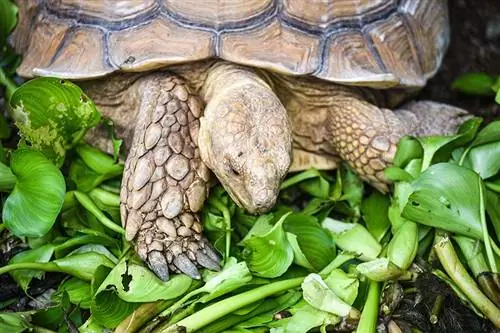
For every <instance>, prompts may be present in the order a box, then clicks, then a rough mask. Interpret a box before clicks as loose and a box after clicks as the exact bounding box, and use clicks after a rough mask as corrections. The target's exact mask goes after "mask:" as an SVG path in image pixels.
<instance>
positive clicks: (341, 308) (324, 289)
mask: <svg viewBox="0 0 500 333" xmlns="http://www.w3.org/2000/svg"><path fill="white" fill-rule="evenodd" d="M302 291H303V295H304V300H305V301H306V302H307V303H309V304H310V305H312V306H314V307H315V308H317V309H318V310H321V311H326V312H329V313H333V314H335V315H338V316H341V317H346V316H350V315H351V313H353V312H357V310H356V309H354V308H352V307H351V305H349V304H347V303H346V302H344V301H343V300H342V299H340V297H338V296H337V295H336V294H335V293H334V292H333V291H332V290H331V289H330V288H329V287H328V285H327V284H326V283H325V281H323V279H322V278H321V276H319V275H318V274H314V273H312V274H309V275H308V276H306V278H305V279H304V282H302Z"/></svg>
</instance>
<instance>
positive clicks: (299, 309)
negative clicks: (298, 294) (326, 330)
mask: <svg viewBox="0 0 500 333" xmlns="http://www.w3.org/2000/svg"><path fill="white" fill-rule="evenodd" d="M292 309H293V316H292V317H291V318H287V319H282V320H279V321H277V322H275V323H273V326H274V327H273V328H271V331H270V333H304V332H309V330H310V329H312V328H315V327H320V326H326V325H336V324H338V323H339V322H340V321H341V318H340V317H339V316H337V315H334V314H332V313H329V312H326V311H320V310H318V309H317V308H315V307H313V306H311V305H310V304H308V303H307V302H306V301H304V300H302V301H299V302H298V303H297V304H296V305H295V306H293V307H292Z"/></svg>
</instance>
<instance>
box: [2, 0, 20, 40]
mask: <svg viewBox="0 0 500 333" xmlns="http://www.w3.org/2000/svg"><path fill="white" fill-rule="evenodd" d="M0 17H1V18H2V20H1V21H0V49H2V48H3V47H5V41H6V40H7V36H8V35H9V34H10V32H11V31H12V30H13V29H14V27H15V26H16V24H17V7H16V6H14V4H13V3H12V2H11V1H9V0H7V1H5V0H4V1H0Z"/></svg>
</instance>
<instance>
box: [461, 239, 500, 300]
mask: <svg viewBox="0 0 500 333" xmlns="http://www.w3.org/2000/svg"><path fill="white" fill-rule="evenodd" d="M453 239H454V240H455V241H456V242H457V244H458V246H459V248H460V250H461V251H462V253H463V255H464V257H465V259H466V260H467V264H468V265H469V268H470V270H471V271H472V274H473V276H474V278H475V279H476V281H477V283H478V284H479V286H480V287H481V290H482V291H483V292H484V293H485V294H486V295H487V296H488V297H489V299H490V300H492V301H493V302H494V303H495V305H496V306H500V290H499V285H497V281H496V279H495V273H491V272H490V269H489V267H488V264H487V263H486V259H485V258H484V254H483V244H482V243H481V241H479V240H474V239H471V238H468V237H465V236H455V237H453Z"/></svg>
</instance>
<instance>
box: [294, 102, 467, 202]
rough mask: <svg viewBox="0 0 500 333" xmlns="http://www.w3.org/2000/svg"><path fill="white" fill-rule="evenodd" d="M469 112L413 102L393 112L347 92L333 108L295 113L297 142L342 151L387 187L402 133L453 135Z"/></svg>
mask: <svg viewBox="0 0 500 333" xmlns="http://www.w3.org/2000/svg"><path fill="white" fill-rule="evenodd" d="M467 117H470V115H468V113H467V112H466V111H464V110H462V109H459V108H456V107H453V106H450V105H446V104H441V103H436V102H430V101H420V102H412V103H408V104H406V105H403V106H402V107H401V108H399V109H397V110H395V111H391V110H388V109H384V108H379V107H377V106H375V105H373V104H370V103H368V102H366V101H364V100H361V99H359V98H356V97H354V96H348V95H347V94H343V95H339V96H337V97H336V98H335V102H334V103H332V104H331V105H329V106H328V107H323V108H321V109H318V110H309V111H307V112H297V113H295V114H294V117H293V118H292V125H293V131H294V142H295V144H296V145H298V146H299V147H301V148H302V149H304V150H309V151H318V150H319V152H321V153H324V154H325V153H326V154H331V155H336V156H340V157H341V159H342V160H344V161H346V162H347V163H348V164H349V165H350V166H351V167H352V168H353V169H354V170H355V171H356V172H357V173H358V174H359V176H360V177H361V178H362V179H363V180H366V181H368V182H370V183H371V184H372V185H374V186H375V187H376V188H377V189H379V190H381V191H383V192H387V191H388V181H387V180H386V178H385V177H384V169H385V168H386V167H387V166H389V165H390V164H391V163H392V160H393V158H394V155H395V152H396V148H397V143H398V142H399V140H400V139H401V138H402V137H403V136H405V135H415V136H427V135H446V134H452V133H454V132H455V131H456V130H457V129H458V127H459V126H460V124H461V123H462V122H463V121H464V120H465V119H466V118H467Z"/></svg>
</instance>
